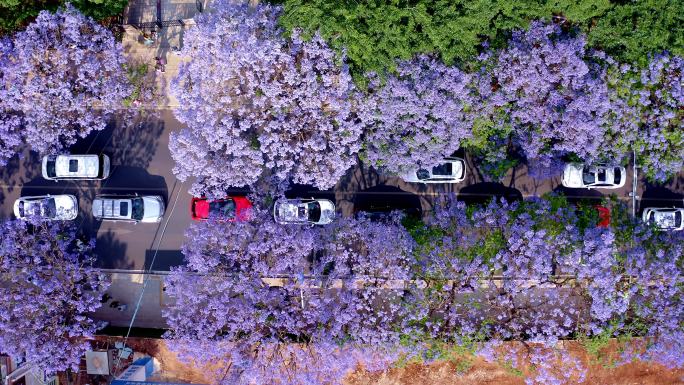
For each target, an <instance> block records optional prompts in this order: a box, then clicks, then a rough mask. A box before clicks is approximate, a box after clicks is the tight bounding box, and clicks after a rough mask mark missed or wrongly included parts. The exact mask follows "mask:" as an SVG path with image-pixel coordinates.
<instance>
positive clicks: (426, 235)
mask: <svg viewBox="0 0 684 385" xmlns="http://www.w3.org/2000/svg"><path fill="white" fill-rule="evenodd" d="M401 224H402V225H403V226H404V228H406V231H408V232H409V234H411V237H413V239H414V240H415V241H416V243H418V245H420V246H428V245H430V244H431V243H433V242H435V241H437V240H438V239H439V238H440V237H442V236H443V235H444V233H443V231H442V230H441V229H439V228H437V227H432V226H427V225H426V224H425V223H424V222H423V221H422V220H421V219H420V218H418V217H416V216H411V215H407V216H404V218H402V220H401Z"/></svg>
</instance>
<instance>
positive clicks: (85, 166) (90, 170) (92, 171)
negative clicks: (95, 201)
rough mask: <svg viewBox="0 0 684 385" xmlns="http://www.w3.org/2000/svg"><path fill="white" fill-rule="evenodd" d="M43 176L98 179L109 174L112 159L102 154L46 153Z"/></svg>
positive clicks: (56, 178) (54, 178)
mask: <svg viewBox="0 0 684 385" xmlns="http://www.w3.org/2000/svg"><path fill="white" fill-rule="evenodd" d="M42 165H43V167H42V174H43V178H45V179H48V180H54V181H55V182H56V181H58V180H98V179H105V178H107V177H108V176H109V168H110V161H109V157H108V156H107V155H104V154H100V155H92V154H91V155H74V154H65V155H46V156H44V157H43V163H42Z"/></svg>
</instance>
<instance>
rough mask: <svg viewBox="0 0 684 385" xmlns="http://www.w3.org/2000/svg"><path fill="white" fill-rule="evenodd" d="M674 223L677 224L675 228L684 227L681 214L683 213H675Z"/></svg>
mask: <svg viewBox="0 0 684 385" xmlns="http://www.w3.org/2000/svg"><path fill="white" fill-rule="evenodd" d="M674 222H675V223H674V225H675V227H680V226H681V225H682V212H681V211H677V212H676V213H675V220H674Z"/></svg>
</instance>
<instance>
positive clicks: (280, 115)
mask: <svg viewBox="0 0 684 385" xmlns="http://www.w3.org/2000/svg"><path fill="white" fill-rule="evenodd" d="M279 12H280V8H279V7H274V6H270V5H257V6H256V7H250V6H248V5H246V4H234V3H231V2H228V1H219V2H217V3H216V4H214V9H213V11H212V12H207V13H205V14H202V15H200V16H198V17H197V20H196V21H197V26H196V27H195V28H193V29H191V30H189V31H188V32H187V34H186V36H185V44H184V47H183V55H184V56H187V57H190V58H191V59H190V60H189V61H188V62H186V63H184V64H183V65H182V66H181V68H180V71H179V74H178V77H177V78H176V79H175V80H174V81H173V83H172V87H171V89H172V92H173V94H174V95H175V97H176V98H177V99H178V101H179V104H180V105H179V107H178V108H176V109H175V110H174V111H175V115H176V117H177V118H178V119H179V120H180V121H181V122H183V123H185V124H187V125H188V128H186V129H183V130H181V131H180V132H177V133H173V134H172V136H171V140H170V143H169V148H170V149H171V152H172V156H173V157H174V160H175V161H176V166H175V168H174V173H175V174H176V176H177V177H178V178H180V179H181V180H185V179H187V178H189V177H192V176H196V177H197V181H196V183H195V184H194V185H193V186H192V188H191V192H192V193H193V194H201V193H209V194H218V195H220V194H221V191H222V189H224V188H225V187H228V186H243V185H248V184H253V183H255V182H256V181H257V180H258V179H259V177H260V176H261V175H262V174H264V173H266V172H272V173H274V174H275V175H277V176H278V177H279V178H281V179H288V178H292V179H293V180H294V181H295V182H297V183H303V184H312V185H314V186H316V187H319V188H330V187H332V186H333V185H334V184H335V183H336V182H337V180H338V179H339V178H340V177H341V176H342V175H343V174H344V173H345V172H346V171H347V169H349V168H350V167H351V166H352V165H353V164H354V163H355V161H356V153H357V152H358V150H359V148H360V136H361V133H362V125H361V122H360V120H359V119H358V118H357V117H356V113H355V108H356V107H355V103H354V99H353V95H354V94H355V92H356V91H355V89H354V85H353V83H352V79H351V76H350V75H349V71H348V69H347V67H346V66H345V65H344V58H341V59H339V58H337V57H336V56H335V52H334V51H333V50H331V49H330V48H328V46H327V45H326V43H325V42H324V41H323V39H322V38H321V37H320V36H318V35H316V36H314V37H313V39H312V40H311V41H303V40H302V39H301V38H300V36H299V34H298V33H297V32H295V33H293V34H292V36H291V37H290V38H289V39H285V38H284V37H283V36H282V35H281V30H280V29H279V28H278V26H277V15H278V14H279ZM207 52H210V53H211V54H210V55H209V54H206V53H207Z"/></svg>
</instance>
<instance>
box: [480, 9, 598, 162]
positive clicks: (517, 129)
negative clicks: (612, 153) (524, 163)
mask: <svg viewBox="0 0 684 385" xmlns="http://www.w3.org/2000/svg"><path fill="white" fill-rule="evenodd" d="M589 54H590V53H589V52H587V49H586V47H585V38H584V36H582V35H572V34H570V33H567V32H563V31H562V30H561V28H560V27H559V26H558V25H555V24H544V23H541V22H535V23H532V24H531V25H530V28H529V30H527V31H515V32H513V36H512V38H511V40H510V41H509V43H508V47H506V48H505V49H504V50H502V51H501V52H500V53H498V55H496V59H495V65H494V68H493V69H492V72H491V74H492V76H493V81H492V83H493V90H494V91H493V93H492V94H491V96H490V100H489V102H490V103H492V104H493V105H494V106H496V107H498V108H500V109H502V110H503V111H505V113H506V114H505V115H504V119H503V121H501V122H500V123H499V124H504V125H505V124H510V125H511V126H512V129H513V135H514V142H515V144H517V145H518V146H520V147H521V148H522V150H523V152H524V155H525V157H526V158H527V160H528V161H530V162H532V163H540V164H541V165H542V166H543V167H548V166H549V165H550V164H551V160H552V159H553V158H557V157H560V156H563V155H569V154H574V155H576V156H578V157H580V158H583V159H586V160H592V159H595V158H596V157H597V156H598V153H599V151H600V150H601V148H602V146H604V144H603V143H602V139H603V136H604V133H605V131H606V122H605V115H606V113H607V112H608V111H609V110H610V103H609V98H608V88H607V86H606V82H605V80H604V77H605V75H604V70H603V69H602V68H601V67H600V66H598V65H596V64H593V63H592V62H591V61H590V60H587V59H589V57H588V56H589Z"/></svg>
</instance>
